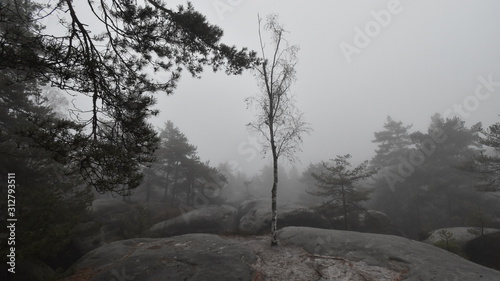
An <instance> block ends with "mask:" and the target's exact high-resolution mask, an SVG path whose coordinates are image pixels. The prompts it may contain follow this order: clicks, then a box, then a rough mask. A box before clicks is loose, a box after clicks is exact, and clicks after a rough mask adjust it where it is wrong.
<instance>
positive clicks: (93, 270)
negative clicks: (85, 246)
mask: <svg viewBox="0 0 500 281" xmlns="http://www.w3.org/2000/svg"><path fill="white" fill-rule="evenodd" d="M255 261H256V256H255V254H254V253H253V252H252V251H251V250H250V249H248V248H244V247H243V248H242V247H240V245H238V244H235V243H232V242H229V241H226V240H224V239H222V238H220V237H218V236H217V235H212V234H188V235H181V236H176V237H170V238H157V239H153V238H136V239H129V240H122V241H116V242H112V243H109V244H107V245H105V246H102V247H100V248H98V249H95V250H93V251H91V252H89V253H87V254H86V255H85V256H84V257H83V258H82V259H81V260H80V261H79V262H78V264H77V265H76V269H75V270H76V274H75V275H74V276H72V277H71V278H69V279H68V280H91V281H109V280H137V281H139V280H140V281H153V280H172V281H174V280H175V281H177V280H184V281H206V280H218V281H235V280H245V281H246V280H248V281H249V280H252V278H253V275H254V270H253V268H252V267H251V264H252V263H254V262H255ZM78 278H80V279H78Z"/></svg>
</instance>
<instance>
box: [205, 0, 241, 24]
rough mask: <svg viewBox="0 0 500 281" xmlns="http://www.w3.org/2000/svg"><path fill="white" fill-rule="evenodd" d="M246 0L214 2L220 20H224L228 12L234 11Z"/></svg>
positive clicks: (220, 0) (219, 0)
mask: <svg viewBox="0 0 500 281" xmlns="http://www.w3.org/2000/svg"><path fill="white" fill-rule="evenodd" d="M244 1H245V0H217V1H214V2H212V6H213V7H214V10H215V12H216V13H217V16H218V17H219V19H220V20H224V19H225V16H226V14H228V13H232V12H234V10H236V8H237V7H239V6H240V5H241V4H242V3H243V2H244Z"/></svg>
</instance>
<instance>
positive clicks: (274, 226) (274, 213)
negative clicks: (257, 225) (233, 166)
mask: <svg viewBox="0 0 500 281" xmlns="http://www.w3.org/2000/svg"><path fill="white" fill-rule="evenodd" d="M277 194H278V157H274V156H273V188H272V189H271V236H272V237H271V246H277V245H278V238H277V230H278V209H277V206H276V205H277V198H276V197H277Z"/></svg>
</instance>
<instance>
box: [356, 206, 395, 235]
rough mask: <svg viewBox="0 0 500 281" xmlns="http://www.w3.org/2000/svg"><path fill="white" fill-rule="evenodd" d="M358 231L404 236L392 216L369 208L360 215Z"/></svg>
mask: <svg viewBox="0 0 500 281" xmlns="http://www.w3.org/2000/svg"><path fill="white" fill-rule="evenodd" d="M354 230H356V231H361V232H368V233H378V234H390V235H398V236H403V234H402V233H401V231H399V230H398V229H397V228H396V227H395V225H394V223H393V221H392V220H391V218H390V217H389V216H388V215H386V214H385V213H382V212H380V211H375V210H367V211H366V212H362V213H360V214H359V216H358V225H357V227H356V229H354Z"/></svg>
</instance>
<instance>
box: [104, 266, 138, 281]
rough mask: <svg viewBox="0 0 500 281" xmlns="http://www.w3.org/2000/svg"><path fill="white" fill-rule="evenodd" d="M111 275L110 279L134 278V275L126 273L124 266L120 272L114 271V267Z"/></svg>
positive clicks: (124, 280)
mask: <svg viewBox="0 0 500 281" xmlns="http://www.w3.org/2000/svg"><path fill="white" fill-rule="evenodd" d="M111 275H113V278H111V280H110V281H131V280H134V279H135V276H132V275H127V273H126V272H125V268H124V267H123V268H122V272H121V273H119V272H118V271H116V269H113V270H111Z"/></svg>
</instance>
